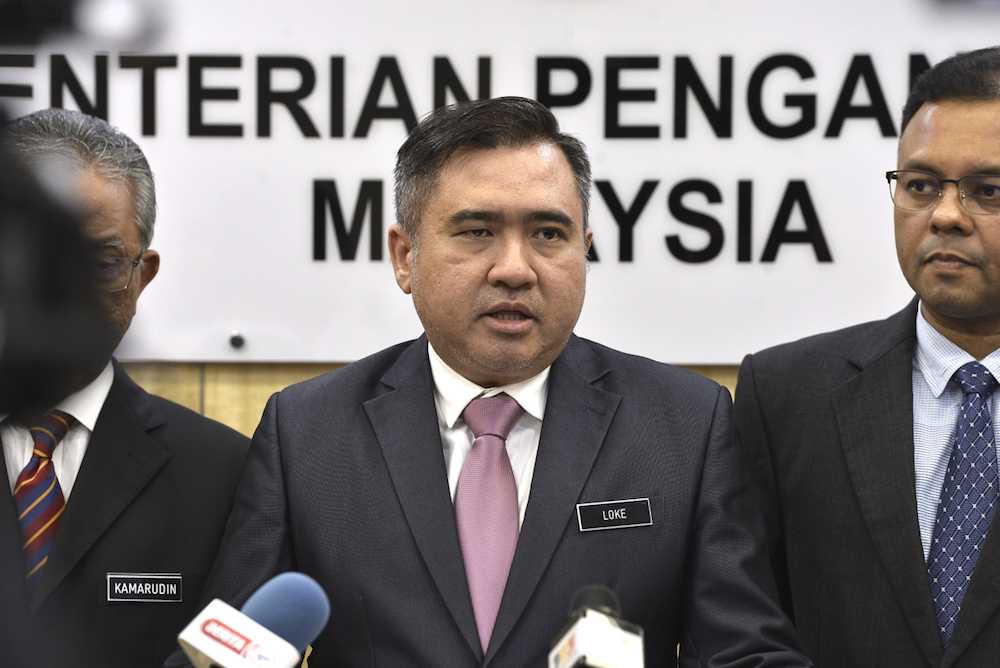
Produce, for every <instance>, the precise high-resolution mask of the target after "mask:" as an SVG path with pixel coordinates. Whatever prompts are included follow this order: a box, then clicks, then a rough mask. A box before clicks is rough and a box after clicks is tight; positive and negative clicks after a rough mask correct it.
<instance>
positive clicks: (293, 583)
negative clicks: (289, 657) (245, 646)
mask: <svg viewBox="0 0 1000 668" xmlns="http://www.w3.org/2000/svg"><path fill="white" fill-rule="evenodd" d="M240 612H242V613H243V614H244V615H246V616H247V617H249V618H250V619H252V620H254V621H255V622H257V623H258V624H260V625H261V626H263V627H264V628H266V629H267V630H269V631H271V632H272V633H274V634H275V635H277V636H279V637H281V638H284V639H285V640H286V641H287V642H288V643H289V644H291V645H292V646H293V647H295V649H296V650H298V652H299V654H302V653H303V652H305V651H306V647H308V646H309V644H310V643H311V642H312V641H313V640H315V639H316V636H318V635H319V633H320V631H322V630H323V627H325V626H326V622H327V620H329V619H330V599H328V598H327V597H326V592H324V591H323V588H322V587H320V586H319V584H318V583H317V582H316V581H315V580H313V579H312V578H311V577H309V576H308V575H304V574H302V573H296V572H295V571H289V572H287V573H282V574H280V575H275V576H274V577H273V578H271V579H270V580H268V581H267V582H265V583H264V584H262V585H261V586H260V589H258V590H257V591H255V592H254V593H253V594H251V596H250V598H248V599H247V602H246V603H244V604H243V607H242V608H240Z"/></svg>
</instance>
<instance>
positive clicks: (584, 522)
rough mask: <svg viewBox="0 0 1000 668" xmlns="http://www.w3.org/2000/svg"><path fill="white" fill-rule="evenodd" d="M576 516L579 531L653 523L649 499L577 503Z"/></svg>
mask: <svg viewBox="0 0 1000 668" xmlns="http://www.w3.org/2000/svg"><path fill="white" fill-rule="evenodd" d="M576 517H577V519H578V520H579V521H580V531H598V530H600V529H624V528H626V527H643V526H649V525H650V524H652V523H653V514H652V512H651V511H650V509H649V499H626V500H624V501H598V502H596V503H578V504H576Z"/></svg>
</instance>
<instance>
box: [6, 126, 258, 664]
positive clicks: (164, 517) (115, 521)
mask: <svg viewBox="0 0 1000 668" xmlns="http://www.w3.org/2000/svg"><path fill="white" fill-rule="evenodd" d="M2 141H3V142H4V146H5V148H6V149H8V150H9V151H10V152H11V153H12V154H13V155H14V156H15V157H18V158H20V159H21V160H23V161H24V162H25V163H27V164H29V165H32V166H34V167H36V168H38V170H39V172H40V173H42V174H44V175H46V177H45V179H43V180H47V181H48V182H50V183H53V184H55V185H56V186H57V187H58V188H60V189H61V190H62V191H63V193H64V195H69V196H70V197H71V199H72V201H73V202H75V203H76V204H77V205H78V209H79V214H80V218H81V221H82V223H83V232H84V235H85V237H86V238H87V239H88V240H89V241H91V242H92V243H93V253H94V256H93V258H92V260H91V262H92V265H93V267H94V272H95V273H94V279H95V287H96V288H97V289H99V290H100V291H101V293H100V295H99V304H100V306H101V309H102V311H103V312H104V315H105V316H106V318H107V321H108V324H109V328H110V331H111V336H110V337H109V338H108V340H106V341H104V342H103V343H104V347H105V349H106V354H105V356H104V357H103V359H102V360H101V361H100V362H99V363H98V364H96V365H95V367H94V368H92V369H89V370H86V371H85V372H82V373H80V374H79V375H78V376H76V377H72V378H68V379H66V383H65V385H66V386H67V387H71V388H72V392H71V393H70V394H69V395H68V396H66V397H65V398H63V399H62V400H60V401H59V402H58V403H57V404H56V405H55V406H49V405H46V406H38V407H37V410H35V411H28V414H27V415H17V416H8V415H3V414H0V442H2V445H3V448H2V456H3V459H2V461H3V463H4V469H3V470H4V471H5V473H6V479H7V481H8V482H9V484H10V486H9V487H8V490H9V492H10V493H9V494H6V495H5V496H6V498H2V497H0V654H2V658H0V664H2V665H4V666H12V667H15V668H24V667H25V666H73V667H74V668H81V667H90V666H94V667H101V668H107V667H109V666H123V667H124V666H128V667H130V668H139V667H141V666H158V665H160V664H162V662H163V661H164V659H165V658H166V656H167V655H168V654H169V652H170V651H172V650H173V648H174V646H175V645H176V636H177V633H178V632H179V631H180V629H182V628H183V627H184V624H186V623H187V622H188V621H189V620H190V618H191V617H192V616H193V615H194V614H195V612H196V611H197V605H198V601H199V599H200V598H201V589H202V587H203V586H204V583H205V578H206V576H207V574H208V571H209V569H210V568H211V566H212V562H213V561H214V559H215V553H216V551H217V550H218V546H219V542H220V540H221V539H222V532H223V529H224V528H225V522H226V517H228V515H229V511H230V509H231V508H232V501H233V495H234V493H235V490H236V483H237V481H238V480H239V476H240V471H241V469H242V464H243V460H244V459H245V457H246V452H247V448H248V447H249V439H247V438H246V437H245V436H242V435H241V434H238V433H236V432H235V431H233V430H231V429H229V428H227V427H225V426H223V425H221V424H219V423H217V422H213V421H212V420H209V419H207V418H204V417H202V416H200V415H197V414H196V413H193V412H191V411H189V410H187V409H186V408H182V407H181V406H178V405H176V404H174V403H171V402H169V401H166V400H165V399H161V398H159V397H154V396H151V395H149V394H146V392H144V391H143V390H142V389H140V388H139V387H138V386H137V385H136V384H135V383H133V382H132V380H131V379H129V377H128V376H127V375H126V374H125V372H124V371H123V370H122V368H121V367H120V366H119V365H118V363H117V362H116V361H113V360H112V358H111V355H112V352H113V351H114V349H115V347H116V346H117V345H118V342H119V341H120V340H121V337H122V336H123V335H124V334H125V331H126V330H127V329H128V327H129V324H130V323H131V321H132V316H133V314H134V313H135V309H136V302H137V300H138V298H139V294H140V293H141V292H142V291H143V290H144V289H145V287H146V286H147V285H149V282H150V281H151V280H152V279H153V277H154V276H155V275H156V273H157V270H158V268H159V255H158V254H157V253H156V251H154V250H151V249H150V248H149V244H150V240H151V238H152V235H153V222H154V218H155V209H156V201H155V195H154V190H153V175H152V172H150V169H149V165H148V164H147V162H146V158H145V157H144V156H143V154H142V151H140V150H139V147H138V146H136V145H135V142H133V141H132V140H131V139H129V138H128V137H126V136H125V135H124V134H122V133H121V132H119V131H117V130H116V129H114V128H112V127H111V126H109V125H108V124H107V123H105V122H104V121H102V120H100V119H97V118H93V117H90V116H86V115H84V114H81V113H78V112H72V111H66V110H62V109H47V110H44V111H40V112H36V113H34V114H31V115H29V116H25V117H23V118H20V119H17V120H15V121H13V122H12V123H11V124H10V125H9V126H8V127H6V128H4V130H3V134H2ZM14 259H16V258H10V257H8V258H5V261H12V260H14ZM43 269H44V268H43ZM40 336H41V334H40Z"/></svg>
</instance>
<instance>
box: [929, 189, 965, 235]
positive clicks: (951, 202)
mask: <svg viewBox="0 0 1000 668" xmlns="http://www.w3.org/2000/svg"><path fill="white" fill-rule="evenodd" d="M930 223H931V226H932V227H933V228H934V230H935V231H938V232H957V233H960V234H968V233H969V232H971V231H972V214H971V213H969V212H968V211H966V209H965V207H964V206H962V193H961V192H960V191H959V190H958V185H957V184H955V183H945V184H942V191H941V199H940V200H939V201H938V202H937V204H935V205H934V208H932V209H931V218H930Z"/></svg>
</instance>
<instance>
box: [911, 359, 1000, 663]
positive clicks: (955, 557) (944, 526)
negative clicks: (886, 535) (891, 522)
mask: <svg viewBox="0 0 1000 668" xmlns="http://www.w3.org/2000/svg"><path fill="white" fill-rule="evenodd" d="M954 378H955V380H957V381H958V383H959V385H961V386H962V392H964V393H965V399H964V400H963V401H962V415H961V417H960V418H959V421H958V435H957V437H956V439H955V449H954V450H953V451H952V453H951V461H950V462H949V463H948V473H947V474H946V475H945V479H944V487H943V489H942V490H941V505H940V506H938V517H937V522H936V524H935V525H934V540H933V542H932V543H931V550H930V559H929V560H928V562H927V570H928V572H929V573H930V576H931V593H932V594H933V595H934V600H935V601H936V602H937V618H938V625H939V626H940V628H941V640H942V641H943V642H944V645H945V647H947V646H948V641H949V640H950V639H951V633H952V631H953V630H954V628H955V620H956V619H958V611H959V610H960V609H961V607H962V599H963V598H964V597H965V591H966V589H967V588H968V585H969V580H970V579H972V571H973V569H975V567H976V561H977V560H978V559H979V552H980V550H981V549H982V547H983V543H984V542H986V531H987V530H988V529H989V528H990V521H991V520H992V519H993V511H994V510H995V509H996V506H997V453H996V445H995V441H994V437H993V424H992V422H991V421H990V407H989V397H990V394H991V393H992V392H993V389H994V388H995V387H996V386H997V381H996V379H995V378H994V377H993V376H992V375H990V372H989V371H988V370H987V369H986V367H984V366H983V365H982V364H980V363H979V362H969V363H968V364H964V365H962V366H961V367H960V368H959V369H958V371H956V372H955V376H954Z"/></svg>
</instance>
